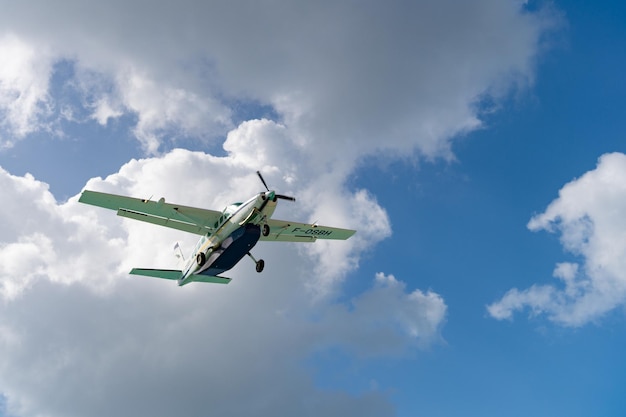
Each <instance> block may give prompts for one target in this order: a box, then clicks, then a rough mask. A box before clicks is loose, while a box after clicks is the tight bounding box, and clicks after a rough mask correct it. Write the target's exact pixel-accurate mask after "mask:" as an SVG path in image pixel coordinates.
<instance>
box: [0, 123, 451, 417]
mask: <svg viewBox="0 0 626 417" xmlns="http://www.w3.org/2000/svg"><path fill="white" fill-rule="evenodd" d="M252 126H254V123H252ZM248 127H250V126H248ZM258 127H259V128H260V129H268V128H269V129H274V128H276V129H279V130H280V127H278V126H273V125H271V124H269V125H268V124H266V123H264V122H262V121H259V122H258ZM252 128H253V127H252ZM244 137H245V136H244ZM230 139H231V140H232V141H235V142H236V140H237V139H236V138H235V137H234V136H233V137H231V138H230ZM278 140H279V141H280V139H278ZM268 146H271V144H268ZM242 161H245V158H244V159H241V158H237V156H236V155H234V154H232V155H228V156H225V157H221V158H218V157H214V156H211V155H207V154H203V153H200V152H190V151H185V150H175V151H173V152H170V153H168V154H166V155H164V156H163V157H160V158H149V159H143V160H137V161H131V162H129V163H127V164H126V165H124V166H123V167H122V168H121V169H120V171H119V172H118V173H116V174H114V175H111V176H109V177H107V178H106V179H98V178H96V179H92V180H91V181H89V183H88V184H87V188H90V189H97V190H104V191H109V192H117V193H121V194H127V195H135V196H143V197H150V196H153V198H159V197H161V196H165V197H166V198H167V199H168V200H169V201H176V202H179V203H183V204H190V205H195V206H201V207H215V208H220V207H222V206H224V205H226V204H228V203H229V202H231V201H234V200H237V199H241V198H242V197H246V196H247V195H248V194H250V193H253V192H257V191H258V190H259V188H261V187H262V186H261V184H260V182H259V180H258V178H256V175H255V174H254V171H253V170H252V169H251V167H250V166H248V165H247V164H246V163H244V162H242ZM250 163H254V161H251V162H250ZM269 168H271V167H269V166H268V175H267V176H266V177H267V178H266V179H267V180H268V181H269V182H270V183H272V184H273V183H277V185H279V186H280V187H284V188H289V191H293V192H295V193H296V195H299V192H300V191H302V192H303V193H304V194H306V189H301V188H300V187H302V186H303V185H302V184H301V182H299V181H298V180H293V179H292V180H290V181H287V179H285V176H284V175H282V174H283V173H282V172H281V171H280V170H278V169H277V168H275V167H274V168H272V169H269ZM0 181H1V182H2V187H3V191H4V193H5V194H4V197H5V199H6V201H9V202H11V206H10V207H3V208H4V210H3V211H0V224H3V225H4V224H7V225H11V226H14V227H13V228H11V227H9V228H2V229H1V230H2V232H0V261H2V262H0V264H1V265H2V267H1V268H0V289H1V292H0V296H1V297H2V298H1V299H0V308H1V309H2V320H1V321H0V391H1V392H3V393H4V394H5V395H6V397H7V399H8V405H9V411H10V412H12V413H15V414H17V415H20V416H31V415H41V414H45V415H50V416H57V415H59V416H60V415H62V416H72V415H76V416H78V415H80V416H85V415H90V416H98V415H102V416H105V415H113V414H116V415H120V414H121V415H127V414H133V415H147V414H149V415H154V416H159V415H172V414H173V413H180V412H185V414H188V415H204V414H205V413H206V411H207V410H208V409H210V410H211V412H219V413H220V414H222V415H250V414H257V413H260V414H267V415H269V414H271V415H302V414H306V413H310V412H312V410H317V411H319V410H326V413H327V414H328V415H345V414H346V413H349V414H350V413H359V415H372V416H374V415H376V416H381V415H391V414H392V412H393V409H392V407H391V405H390V403H389V399H388V398H387V397H386V396H385V395H384V394H383V393H382V392H379V391H376V390H374V391H366V392H362V393H361V394H358V395H355V394H348V393H346V392H342V391H338V390H336V391H324V390H320V389H318V388H316V387H315V384H314V383H313V380H312V376H311V375H309V374H308V372H307V371H306V368H305V367H304V362H305V361H306V360H308V359H309V358H310V357H311V355H312V354H314V353H316V352H319V351H321V350H324V349H327V348H329V347H332V348H340V349H343V350H345V351H346V352H349V353H350V354H356V355H359V356H372V355H376V356H380V355H390V354H403V353H406V352H408V351H410V350H411V349H414V348H416V347H418V348H419V347H422V346H427V345H429V344H431V343H433V342H437V341H438V340H439V338H440V336H439V332H440V328H441V326H442V323H443V320H444V318H445V313H446V305H445V303H444V301H443V299H442V298H441V296H439V295H437V294H435V293H433V292H426V293H423V292H421V291H420V290H413V291H412V292H409V291H407V289H406V288H405V284H404V283H402V282H401V281H398V280H396V279H395V278H394V277H393V276H390V275H389V276H387V275H384V274H382V273H381V274H378V275H377V277H376V280H375V283H374V285H373V287H372V288H371V289H369V290H366V291H364V292H363V293H361V294H359V295H356V296H355V298H354V299H353V300H351V302H350V304H349V305H344V304H343V303H340V302H337V301H334V300H333V299H332V298H329V297H326V298H320V297H314V295H313V294H312V293H311V291H310V289H309V287H308V286H307V283H308V282H310V281H309V279H310V278H311V276H312V275H311V274H307V273H303V268H302V266H303V265H318V273H319V274H320V275H325V276H337V274H343V275H345V274H346V273H347V272H348V271H350V270H352V268H354V265H352V264H350V265H331V264H323V263H320V262H318V261H317V259H319V257H322V256H324V253H323V252H317V251H312V252H307V251H299V250H298V248H297V246H296V245H291V244H271V243H261V244H259V245H258V246H257V247H256V248H255V249H254V252H255V254H257V255H258V256H263V257H264V258H265V260H266V262H267V265H266V270H265V271H264V273H263V274H262V275H258V274H257V273H256V272H254V268H253V265H252V263H251V262H250V263H246V260H245V259H244V260H243V261H242V263H241V265H238V266H237V267H236V268H234V269H233V270H231V271H229V273H228V275H229V276H231V277H233V278H234V280H233V282H232V283H231V284H229V285H228V286H218V285H213V286H212V285H190V286H187V287H184V288H178V287H176V285H175V284H174V283H172V282H169V281H165V280H157V279H150V278H138V277H133V278H130V277H129V276H128V275H127V271H128V270H129V268H131V267H133V266H145V267H166V268H167V267H173V266H174V264H175V258H174V256H173V255H172V253H171V252H172V246H173V242H174V241H175V240H177V239H180V242H181V246H182V247H183V249H184V250H187V251H188V250H190V249H191V246H192V245H193V243H195V237H194V236H187V235H185V234H183V233H180V232H178V231H172V230H169V229H163V228H158V227H155V226H152V225H147V224H143V223H140V222H132V221H127V220H124V219H121V218H119V217H117V216H115V213H114V212H113V211H108V210H105V209H100V208H97V207H91V206H86V205H82V204H79V203H77V201H76V200H77V197H73V198H72V199H70V200H69V201H68V202H65V203H62V204H59V203H57V202H56V201H55V200H54V198H53V196H52V195H51V194H50V192H49V191H48V187H47V186H46V185H45V184H43V183H41V182H38V181H37V180H35V179H34V178H33V177H32V176H29V175H28V176H25V177H17V176H12V175H10V174H8V173H7V172H5V171H0ZM305 187H306V186H305ZM241 193H245V195H242V194H241ZM347 193H348V195H349V194H350V193H349V192H347ZM362 193H363V192H357V193H355V199H356V200H359V199H364V200H363V201H365V202H367V203H368V207H370V208H371V209H373V210H374V213H378V214H380V213H383V214H384V211H383V210H382V209H381V208H380V207H379V206H377V205H376V204H375V202H373V201H371V198H370V197H367V196H363V195H362ZM301 205H302V204H301V203H300V202H298V203H296V204H290V203H286V202H285V203H284V205H283V206H282V207H284V208H285V209H286V210H292V209H294V208H297V207H298V206H301ZM321 205H322V204H320V206H321ZM357 205H358V206H360V205H361V204H357ZM352 208H353V207H352V205H347V206H342V205H335V210H331V211H329V212H322V213H323V214H324V218H321V219H320V221H322V220H323V221H324V222H327V223H329V224H336V222H337V221H342V219H346V218H348V217H349V215H348V214H349V211H350V210H351V209H352ZM307 211H309V212H312V211H313V209H312V208H306V207H305V208H304V209H302V208H301V209H300V212H299V213H298V212H296V213H294V212H293V211H292V212H291V214H293V215H300V214H303V213H306V212H307ZM291 214H290V213H285V215H289V216H290V215H291ZM338 225H342V224H338ZM380 228H383V229H388V224H387V223H386V216H384V215H382V216H381V217H380V218H378V219H377V221H373V222H370V223H368V222H365V223H363V224H362V225H361V229H360V230H359V232H363V234H364V235H366V236H367V235H371V234H372V233H373V232H375V231H377V230H378V229H380ZM370 244H371V243H370ZM344 245H345V242H335V246H336V249H337V250H339V251H340V252H342V253H345V255H346V256H348V257H351V258H353V259H358V256H359V253H360V251H362V250H363V249H364V248H365V246H363V242H362V243H360V244H358V245H354V246H350V245H348V249H341V247H342V246H344ZM312 247H315V245H312ZM338 282H340V281H338V280H336V279H335V280H330V281H325V280H324V279H320V280H319V283H320V285H325V286H328V290H326V293H332V292H334V291H333V290H332V288H335V289H336V288H337V285H338ZM268 379H269V380H271V383H268V382H267V381H268ZM85 386H88V387H89V389H88V390H85V389H84V387H85ZM79 391H80V392H82V393H83V394H82V395H80V396H76V395H75V393H76V392H79ZM242 396H243V397H245V398H246V401H245V402H242V401H240V398H241V397H242Z"/></svg>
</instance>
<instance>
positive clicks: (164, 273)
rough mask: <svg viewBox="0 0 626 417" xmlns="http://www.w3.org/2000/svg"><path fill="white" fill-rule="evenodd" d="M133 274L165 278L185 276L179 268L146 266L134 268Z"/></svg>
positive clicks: (176, 278)
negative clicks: (149, 267) (148, 267)
mask: <svg viewBox="0 0 626 417" xmlns="http://www.w3.org/2000/svg"><path fill="white" fill-rule="evenodd" d="M130 273H131V274H133V275H143V276H145V277H155V278H163V279H174V280H178V279H180V278H181V277H182V276H183V271H180V270H178V269H145V268H133V269H132V270H131V271H130Z"/></svg>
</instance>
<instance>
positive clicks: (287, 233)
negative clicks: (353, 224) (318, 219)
mask: <svg viewBox="0 0 626 417" xmlns="http://www.w3.org/2000/svg"><path fill="white" fill-rule="evenodd" d="M267 225H268V226H269V227H270V234H269V235H268V236H261V240H264V241H274V242H315V241H316V240H317V239H333V240H346V239H348V238H349V237H350V236H352V235H353V234H354V233H356V231H355V230H350V229H340V228H338V227H328V226H319V225H316V224H314V225H312V224H306V223H298V222H288V221H284V220H274V219H269V220H268V221H267Z"/></svg>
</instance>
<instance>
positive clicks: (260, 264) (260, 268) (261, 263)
mask: <svg viewBox="0 0 626 417" xmlns="http://www.w3.org/2000/svg"><path fill="white" fill-rule="evenodd" d="M248 256H249V257H250V259H252V260H253V261H254V264H255V265H256V272H259V273H260V272H263V268H265V261H264V260H263V259H259V260H258V261H257V260H256V259H255V257H254V256H252V254H251V253H250V252H248Z"/></svg>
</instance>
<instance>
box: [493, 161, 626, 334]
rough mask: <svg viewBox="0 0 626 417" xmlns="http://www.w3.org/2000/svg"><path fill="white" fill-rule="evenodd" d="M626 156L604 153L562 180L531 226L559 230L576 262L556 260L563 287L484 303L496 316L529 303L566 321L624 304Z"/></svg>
mask: <svg viewBox="0 0 626 417" xmlns="http://www.w3.org/2000/svg"><path fill="white" fill-rule="evenodd" d="M624 213H626V155H624V154H621V153H612V154H606V155H603V156H602V157H601V158H600V159H599V161H598V166H597V167H596V168H595V169H594V170H592V171H589V172H587V173H586V174H585V175H583V176H582V177H580V178H578V179H575V180H573V181H572V182H570V183H568V184H566V185H565V186H564V187H563V188H562V189H561V190H560V191H559V197H558V198H557V199H556V200H554V201H553V202H552V203H550V205H549V206H548V208H547V209H546V211H545V212H544V213H541V214H539V215H536V216H534V217H533V218H532V219H531V220H530V222H529V223H528V227H529V229H530V230H533V231H538V230H547V231H550V232H558V233H560V235H561V243H562V244H563V247H564V248H565V249H566V250H567V251H569V252H571V253H572V254H574V255H576V256H578V257H579V258H580V263H572V262H565V263H559V264H557V266H556V268H555V270H554V274H553V275H554V277H555V278H557V279H559V280H560V281H561V282H562V284H563V286H557V285H533V286H532V287H530V288H529V289H526V290H518V289H516V288H514V289H512V290H510V291H509V292H507V293H506V294H505V295H504V297H503V298H502V299H501V300H499V301H497V302H495V303H493V304H491V305H490V306H488V310H489V313H490V314H491V315H492V316H493V317H494V318H497V319H508V318H511V317H512V316H513V313H514V312H515V311H518V310H523V309H524V308H526V307H529V308H530V309H531V311H532V312H533V314H546V315H547V316H548V318H549V319H550V320H552V321H554V322H556V323H559V324H562V325H565V326H581V325H583V324H585V323H588V322H590V321H594V320H597V319H599V318H601V317H602V316H604V315H605V314H607V313H608V312H610V311H612V310H614V309H616V308H617V307H620V306H623V305H624V304H625V303H626V217H625V216H624Z"/></svg>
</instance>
